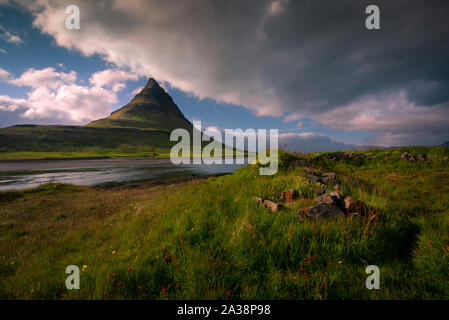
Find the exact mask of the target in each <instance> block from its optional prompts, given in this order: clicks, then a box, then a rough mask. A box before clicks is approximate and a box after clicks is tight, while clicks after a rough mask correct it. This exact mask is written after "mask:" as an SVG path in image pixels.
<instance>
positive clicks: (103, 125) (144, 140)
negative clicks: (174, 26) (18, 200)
mask: <svg viewBox="0 0 449 320" xmlns="http://www.w3.org/2000/svg"><path fill="white" fill-rule="evenodd" d="M176 128H184V129H186V130H188V131H192V124H191V123H190V122H189V121H188V120H187V119H186V118H185V117H184V115H183V114H182V113H181V111H180V110H179V108H178V107H177V106H176V104H175V103H174V102H173V100H172V98H171V97H170V96H169V95H168V94H167V93H166V92H165V90H164V89H162V88H161V87H160V86H159V84H158V83H157V82H156V81H155V80H154V79H153V78H151V79H150V80H149V81H148V83H147V85H146V86H145V87H144V89H143V90H142V91H141V92H140V93H138V94H137V95H136V96H135V97H134V98H133V99H132V100H131V102H130V103H128V104H127V105H126V106H124V107H122V108H120V109H119V110H117V111H115V112H113V113H112V114H111V115H110V116H109V117H107V118H104V119H99V120H96V121H93V122H91V123H89V124H87V125H86V126H42V125H18V126H12V127H7V128H0V159H3V160H5V159H42V158H80V157H109V156H144V157H148V156H153V155H154V154H156V156H164V157H167V156H168V155H169V152H170V148H171V146H172V145H173V144H174V143H175V142H170V141H169V138H170V132H171V131H172V130H173V129H176Z"/></svg>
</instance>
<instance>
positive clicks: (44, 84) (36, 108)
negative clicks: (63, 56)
mask: <svg viewBox="0 0 449 320" xmlns="http://www.w3.org/2000/svg"><path fill="white" fill-rule="evenodd" d="M137 78H138V77H137V76H136V75H135V74H128V73H126V72H124V71H122V70H115V69H107V70H102V71H99V72H96V73H94V74H93V75H92V76H91V78H90V85H79V84H77V83H76V80H77V73H76V72H75V71H70V72H58V71H56V70H55V69H54V68H52V67H49V68H44V69H34V68H29V69H27V70H26V71H25V72H23V73H22V74H21V75H20V76H19V77H17V78H14V77H13V76H12V74H11V73H10V72H8V71H7V70H4V69H1V68H0V81H4V82H7V83H9V84H11V85H14V86H24V87H29V88H30V90H29V91H27V98H26V99H23V98H20V99H19V98H13V97H10V96H7V95H0V110H3V111H10V112H14V111H16V110H18V111H20V112H21V116H22V117H23V118H27V119H32V120H33V119H53V120H55V119H58V120H60V121H62V122H64V123H77V124H79V123H82V122H86V121H89V120H92V119H97V118H100V117H104V116H106V115H108V114H109V113H110V112H111V109H112V107H113V105H114V104H115V103H117V102H118V99H117V95H116V93H117V92H118V91H120V90H122V89H123V88H124V87H125V86H126V85H125V83H124V82H125V81H126V80H129V79H131V80H136V79H137Z"/></svg>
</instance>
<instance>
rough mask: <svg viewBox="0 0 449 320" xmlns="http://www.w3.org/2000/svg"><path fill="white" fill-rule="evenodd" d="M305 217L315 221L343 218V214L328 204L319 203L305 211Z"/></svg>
mask: <svg viewBox="0 0 449 320" xmlns="http://www.w3.org/2000/svg"><path fill="white" fill-rule="evenodd" d="M305 215H306V216H307V217H309V218H311V219H315V220H323V219H327V218H339V217H344V213H343V211H341V210H340V208H338V207H336V206H334V205H331V204H328V203H320V204H318V205H316V206H314V207H311V208H308V209H306V210H305Z"/></svg>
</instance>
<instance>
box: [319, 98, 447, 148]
mask: <svg viewBox="0 0 449 320" xmlns="http://www.w3.org/2000/svg"><path fill="white" fill-rule="evenodd" d="M315 118H316V119H317V120H318V121H319V122H321V123H322V124H325V125H327V126H329V127H330V128H332V129H336V130H344V131H357V130H359V131H373V132H375V133H376V134H377V135H376V137H375V138H373V139H371V140H369V141H367V142H368V143H370V144H371V143H372V144H376V145H383V146H391V145H404V144H407V143H410V142H409V141H413V143H414V144H435V143H436V144H439V143H441V142H440V140H441V138H440V135H441V134H442V135H446V136H449V103H441V104H437V105H435V106H432V107H429V106H420V105H416V104H415V103H413V102H411V101H409V99H408V98H407V92H406V91H400V92H395V93H393V94H390V95H383V96H364V97H361V98H360V99H358V100H356V101H354V102H352V103H350V104H347V105H345V106H342V107H341V108H338V109H334V110H330V111H325V112H322V113H321V114H319V115H317V116H315ZM435 132H437V134H435Z"/></svg>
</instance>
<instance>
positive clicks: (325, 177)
mask: <svg viewBox="0 0 449 320" xmlns="http://www.w3.org/2000/svg"><path fill="white" fill-rule="evenodd" d="M335 176H336V175H335V172H326V173H323V174H322V175H321V182H322V183H324V184H331V183H333V182H335Z"/></svg>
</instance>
